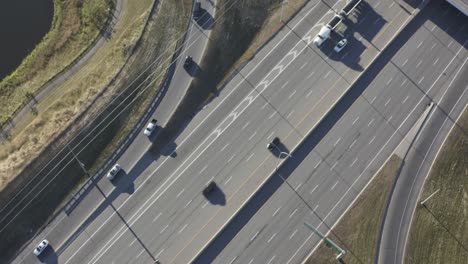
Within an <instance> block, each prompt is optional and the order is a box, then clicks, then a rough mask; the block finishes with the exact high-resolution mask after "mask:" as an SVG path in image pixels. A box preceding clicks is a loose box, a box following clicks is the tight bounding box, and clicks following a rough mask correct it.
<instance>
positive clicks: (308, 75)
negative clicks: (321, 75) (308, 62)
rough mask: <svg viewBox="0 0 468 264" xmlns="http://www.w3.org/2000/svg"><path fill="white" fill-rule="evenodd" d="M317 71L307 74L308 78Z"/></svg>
mask: <svg viewBox="0 0 468 264" xmlns="http://www.w3.org/2000/svg"><path fill="white" fill-rule="evenodd" d="M314 73H315V72H311V73H310V74H309V75H307V79H309V78H310V77H312V75H314Z"/></svg>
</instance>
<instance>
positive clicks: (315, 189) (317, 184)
mask: <svg viewBox="0 0 468 264" xmlns="http://www.w3.org/2000/svg"><path fill="white" fill-rule="evenodd" d="M318 186H319V185H318V184H317V185H315V187H314V188H313V189H312V191H310V194H312V193H313V192H314V191H315V190H316V189H317V187H318Z"/></svg>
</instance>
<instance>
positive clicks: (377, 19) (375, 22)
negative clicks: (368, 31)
mask: <svg viewBox="0 0 468 264" xmlns="http://www.w3.org/2000/svg"><path fill="white" fill-rule="evenodd" d="M379 21H380V17H378V18H376V19H375V21H374V25H375V24H377V23H378V22H379Z"/></svg>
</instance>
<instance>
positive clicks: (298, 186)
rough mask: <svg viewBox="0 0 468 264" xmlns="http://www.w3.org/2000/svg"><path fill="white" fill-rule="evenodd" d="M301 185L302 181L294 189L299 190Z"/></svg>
mask: <svg viewBox="0 0 468 264" xmlns="http://www.w3.org/2000/svg"><path fill="white" fill-rule="evenodd" d="M301 185H302V183H299V184H298V185H297V187H296V189H294V190H296V191H297V190H298V189H299V188H300V187H301Z"/></svg>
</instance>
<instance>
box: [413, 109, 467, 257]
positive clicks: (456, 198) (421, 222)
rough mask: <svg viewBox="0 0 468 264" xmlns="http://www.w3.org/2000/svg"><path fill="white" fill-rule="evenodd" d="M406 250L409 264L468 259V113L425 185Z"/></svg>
mask: <svg viewBox="0 0 468 264" xmlns="http://www.w3.org/2000/svg"><path fill="white" fill-rule="evenodd" d="M437 190H440V191H439V192H438V193H436V194H435V196H433V197H432V198H431V199H430V200H428V201H427V202H426V203H425V206H418V207H417V208H416V212H415V215H414V218H413V223H412V227H411V232H410V236H409V241H408V244H407V249H406V256H405V258H406V263H450V264H458V263H459V264H465V263H467V260H468V221H467V219H468V110H465V112H464V113H463V115H462V116H461V117H460V119H459V120H458V123H457V125H455V127H454V128H453V130H452V132H451V133H450V135H449V136H448V138H447V140H446V141H445V144H444V146H443V147H442V149H441V151H440V152H439V154H438V156H437V159H436V160H435V162H434V164H433V167H432V169H431V172H430V174H429V177H428V179H427V180H426V183H425V185H424V189H423V192H422V194H421V199H425V198H427V197H428V196H429V195H431V194H432V193H434V192H435V191H437Z"/></svg>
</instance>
